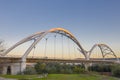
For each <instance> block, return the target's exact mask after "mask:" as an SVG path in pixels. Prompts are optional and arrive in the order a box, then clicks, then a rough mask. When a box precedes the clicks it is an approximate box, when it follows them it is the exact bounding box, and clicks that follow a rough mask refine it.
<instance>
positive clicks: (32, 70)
mask: <svg viewBox="0 0 120 80" xmlns="http://www.w3.org/2000/svg"><path fill="white" fill-rule="evenodd" d="M23 74H29V75H32V74H36V70H35V69H34V68H33V67H27V68H26V69H25V70H24V71H23Z"/></svg>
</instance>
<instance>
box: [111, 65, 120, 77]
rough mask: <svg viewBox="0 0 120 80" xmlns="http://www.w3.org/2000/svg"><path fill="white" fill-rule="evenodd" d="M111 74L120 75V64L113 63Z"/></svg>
mask: <svg viewBox="0 0 120 80" xmlns="http://www.w3.org/2000/svg"><path fill="white" fill-rule="evenodd" d="M112 75H113V76H115V77H120V65H114V66H113V68H112Z"/></svg>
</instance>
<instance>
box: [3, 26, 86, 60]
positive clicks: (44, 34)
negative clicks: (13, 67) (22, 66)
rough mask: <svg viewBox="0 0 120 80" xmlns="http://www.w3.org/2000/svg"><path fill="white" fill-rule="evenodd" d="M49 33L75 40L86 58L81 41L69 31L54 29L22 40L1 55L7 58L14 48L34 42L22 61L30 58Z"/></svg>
mask: <svg viewBox="0 0 120 80" xmlns="http://www.w3.org/2000/svg"><path fill="white" fill-rule="evenodd" d="M48 33H59V34H63V35H64V36H66V37H68V38H70V39H71V40H73V41H74V42H75V43H76V44H77V45H78V47H79V50H80V51H81V53H82V54H83V55H84V56H85V57H86V52H85V50H84V49H83V48H82V46H81V45H80V43H79V41H78V40H77V39H76V38H75V37H74V36H73V34H72V33H70V32H69V31H68V30H66V29H63V28H52V29H50V30H48V31H42V32H37V33H35V34H33V35H30V36H28V37H26V38H24V39H22V40H21V41H19V42H18V43H16V44H15V45H13V46H12V47H10V48H9V49H8V50H6V51H5V52H4V53H2V54H1V56H5V55H7V54H8V53H9V52H10V51H11V50H13V49H14V48H16V47H17V46H19V45H21V44H23V43H25V42H27V41H30V40H34V42H33V43H32V44H31V46H30V47H29V48H28V49H27V50H26V52H25V53H24V55H23V56H22V59H24V60H25V59H26V57H27V56H28V54H29V53H30V51H31V50H32V49H33V48H34V46H35V45H36V44H37V43H38V42H39V41H40V40H41V39H42V38H43V37H44V36H46V35H47V34H48Z"/></svg>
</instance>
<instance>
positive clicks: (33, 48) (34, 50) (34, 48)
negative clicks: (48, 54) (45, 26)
mask: <svg viewBox="0 0 120 80" xmlns="http://www.w3.org/2000/svg"><path fill="white" fill-rule="evenodd" d="M33 40H34V42H35V41H36V39H33ZM35 48H36V47H35V46H34V47H33V54H32V58H34V53H35Z"/></svg>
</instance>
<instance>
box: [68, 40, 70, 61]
mask: <svg viewBox="0 0 120 80" xmlns="http://www.w3.org/2000/svg"><path fill="white" fill-rule="evenodd" d="M68 55H69V59H71V56H70V42H69V38H68Z"/></svg>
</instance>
